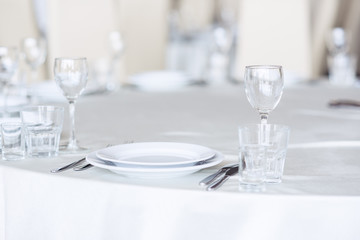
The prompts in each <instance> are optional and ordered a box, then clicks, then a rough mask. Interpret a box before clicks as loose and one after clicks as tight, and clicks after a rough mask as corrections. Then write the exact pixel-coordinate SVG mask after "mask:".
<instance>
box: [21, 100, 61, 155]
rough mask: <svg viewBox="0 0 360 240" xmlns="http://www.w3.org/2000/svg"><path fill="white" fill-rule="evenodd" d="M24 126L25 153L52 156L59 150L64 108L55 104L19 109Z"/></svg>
mask: <svg viewBox="0 0 360 240" xmlns="http://www.w3.org/2000/svg"><path fill="white" fill-rule="evenodd" d="M21 119H22V122H23V123H24V128H25V141H26V148H27V155H28V156H30V157H53V156H57V155H58V152H59V143H60V135H61V131H62V125H63V120H64V108H63V107H56V106H36V107H28V108H25V109H23V110H22V111H21Z"/></svg>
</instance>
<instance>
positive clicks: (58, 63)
mask: <svg viewBox="0 0 360 240" xmlns="http://www.w3.org/2000/svg"><path fill="white" fill-rule="evenodd" d="M54 75H55V81H56V84H57V85H58V86H59V87H60V88H61V90H62V91H63V94H64V96H65V97H66V98H67V100H68V101H69V113H70V138H69V143H68V144H67V146H66V148H65V149H64V150H63V151H65V152H79V151H83V150H86V148H83V147H79V146H78V145H77V141H76V137H75V102H76V100H77V98H78V97H79V95H81V93H82V92H83V91H84V89H85V86H86V83H87V79H88V64H87V60H86V58H56V59H55V64H54Z"/></svg>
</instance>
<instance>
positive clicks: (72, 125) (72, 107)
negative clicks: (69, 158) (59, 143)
mask: <svg viewBox="0 0 360 240" xmlns="http://www.w3.org/2000/svg"><path fill="white" fill-rule="evenodd" d="M69 114H70V138H69V145H68V146H69V147H70V148H76V147H77V146H76V138H75V101H74V100H70V101H69Z"/></svg>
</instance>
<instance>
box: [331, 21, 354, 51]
mask: <svg viewBox="0 0 360 240" xmlns="http://www.w3.org/2000/svg"><path fill="white" fill-rule="evenodd" d="M349 40H350V39H349V34H348V33H346V31H345V30H344V29H343V28H339V27H338V28H334V29H332V30H331V32H330V34H329V36H328V37H327V41H326V43H327V48H328V50H329V53H330V54H332V55H333V54H338V53H346V52H348V51H349V44H350V43H349Z"/></svg>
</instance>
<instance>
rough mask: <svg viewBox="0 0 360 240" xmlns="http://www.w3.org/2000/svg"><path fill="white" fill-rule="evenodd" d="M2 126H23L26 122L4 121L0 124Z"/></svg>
mask: <svg viewBox="0 0 360 240" xmlns="http://www.w3.org/2000/svg"><path fill="white" fill-rule="evenodd" d="M0 125H1V126H3V125H4V126H5V125H6V126H23V125H24V123H23V122H2V123H1V124H0Z"/></svg>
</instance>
